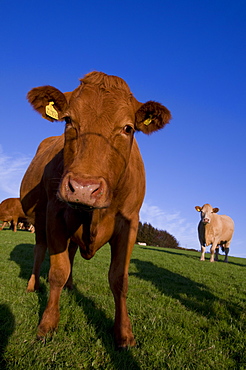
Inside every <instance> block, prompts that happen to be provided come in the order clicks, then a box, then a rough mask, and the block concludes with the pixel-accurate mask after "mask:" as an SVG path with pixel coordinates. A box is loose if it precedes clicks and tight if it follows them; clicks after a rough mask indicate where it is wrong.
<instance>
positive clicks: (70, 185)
mask: <svg viewBox="0 0 246 370" xmlns="http://www.w3.org/2000/svg"><path fill="white" fill-rule="evenodd" d="M68 187H69V190H70V191H71V192H72V193H74V192H75V190H74V188H73V186H72V184H71V182H70V181H68Z"/></svg>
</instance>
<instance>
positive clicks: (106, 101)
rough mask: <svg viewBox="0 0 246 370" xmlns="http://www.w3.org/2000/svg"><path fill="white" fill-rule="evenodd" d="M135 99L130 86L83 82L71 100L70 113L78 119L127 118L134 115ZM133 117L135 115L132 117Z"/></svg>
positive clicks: (117, 119)
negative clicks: (119, 86) (105, 85)
mask: <svg viewBox="0 0 246 370" xmlns="http://www.w3.org/2000/svg"><path fill="white" fill-rule="evenodd" d="M134 101H135V98H134V97H133V96H132V94H131V92H130V90H129V88H125V86H124V85H123V87H122V88H118V87H115V85H112V86H108V87H107V89H106V88H104V85H100V84H89V83H86V84H83V83H82V84H81V85H80V86H79V88H77V89H76V90H74V92H73V94H72V96H71V99H70V101H69V113H70V115H75V116H76V117H77V119H78V120H80V118H81V117H83V118H84V119H86V118H90V120H91V119H93V117H94V118H98V117H101V118H102V119H104V118H107V119H114V120H116V121H119V120H123V121H124V120H127V119H130V117H132V116H134V105H135V104H134ZM132 118H133V117H132Z"/></svg>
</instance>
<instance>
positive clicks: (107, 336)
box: [72, 287, 140, 370]
mask: <svg viewBox="0 0 246 370" xmlns="http://www.w3.org/2000/svg"><path fill="white" fill-rule="evenodd" d="M72 294H73V295H74V296H75V299H76V302H77V304H78V306H80V307H81V308H82V309H83V311H84V313H85V315H86V317H87V323H88V325H92V326H93V327H94V330H95V332H96V334H97V338H99V339H100V340H101V341H102V344H103V346H104V347H105V349H106V351H107V353H108V354H109V356H110V358H111V361H112V363H113V364H114V367H113V368H114V369H115V370H122V369H131V370H140V366H139V365H138V363H137V362H136V360H135V359H134V358H133V355H132V352H131V349H129V350H124V351H117V350H116V349H115V345H114V338H113V325H114V321H113V320H112V319H109V318H108V317H106V315H105V313H104V312H103V311H102V310H101V309H98V308H97V306H96V304H95V302H94V301H93V300H92V299H91V298H88V297H86V296H85V295H83V294H82V293H81V292H80V291H78V289H77V288H76V287H74V289H73V290H72ZM88 340H89V338H88Z"/></svg>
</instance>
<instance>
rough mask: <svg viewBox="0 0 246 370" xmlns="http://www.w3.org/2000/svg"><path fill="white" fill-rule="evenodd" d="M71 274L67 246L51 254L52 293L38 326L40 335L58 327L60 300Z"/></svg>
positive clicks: (50, 278)
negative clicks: (61, 250)
mask: <svg viewBox="0 0 246 370" xmlns="http://www.w3.org/2000/svg"><path fill="white" fill-rule="evenodd" d="M69 274H70V262H69V256H68V250H67V248H66V249H65V251H63V252H60V253H57V254H53V253H52V252H51V255H50V271H49V284H50V295H49V300H48V304H47V307H46V309H45V311H44V313H43V317H42V319H41V322H40V324H39V326H38V337H43V336H45V335H46V334H47V333H48V332H49V331H53V330H55V329H56V328H57V326H58V323H59V319H60V310H59V301H60V295H61V291H62V289H63V287H64V285H65V283H66V281H67V279H68V277H69Z"/></svg>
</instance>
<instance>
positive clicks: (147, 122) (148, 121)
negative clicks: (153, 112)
mask: <svg viewBox="0 0 246 370" xmlns="http://www.w3.org/2000/svg"><path fill="white" fill-rule="evenodd" d="M151 122H152V116H149V118H147V119H146V120H145V121H144V125H145V126H149V124H150V123H151Z"/></svg>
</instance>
